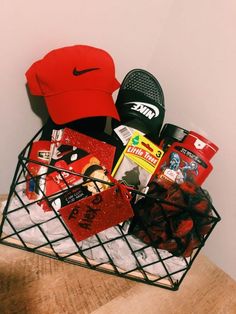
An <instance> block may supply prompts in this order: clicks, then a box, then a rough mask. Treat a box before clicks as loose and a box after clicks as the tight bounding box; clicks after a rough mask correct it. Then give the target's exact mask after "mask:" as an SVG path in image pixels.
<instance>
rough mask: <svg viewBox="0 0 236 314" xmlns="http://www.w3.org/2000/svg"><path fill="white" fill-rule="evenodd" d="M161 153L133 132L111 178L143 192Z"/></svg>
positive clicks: (145, 139)
mask: <svg viewBox="0 0 236 314" xmlns="http://www.w3.org/2000/svg"><path fill="white" fill-rule="evenodd" d="M162 155H163V151H162V150H161V149H160V148H159V147H158V146H157V145H155V144H154V143H152V142H151V141H150V140H148V139H147V138H146V137H145V136H143V135H142V134H141V133H139V132H135V133H134V134H133V135H132V137H131V138H130V140H129V142H128V144H127V145H126V147H125V149H124V151H123V153H122V155H121V157H120V158H119V160H118V162H117V164H116V166H115V168H114V170H113V173H112V176H113V177H114V178H115V179H116V180H118V181H119V182H121V183H123V184H125V185H127V186H130V187H132V188H135V189H137V190H139V191H142V192H143V191H144V190H145V188H146V186H147V184H148V182H149V180H150V179H151V177H152V175H153V173H154V172H155V170H156V168H157V166H158V164H159V162H160V160H161V157H162Z"/></svg>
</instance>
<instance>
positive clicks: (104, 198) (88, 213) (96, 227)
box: [60, 184, 133, 242]
mask: <svg viewBox="0 0 236 314" xmlns="http://www.w3.org/2000/svg"><path fill="white" fill-rule="evenodd" d="M60 214H61V216H62V218H63V220H64V222H65V224H66V225H67V227H68V229H69V230H70V231H71V233H72V234H73V236H74V238H75V240H76V241H78V242H79V241H82V240H84V239H86V238H88V237H90V236H92V235H94V234H96V233H98V232H100V231H103V230H105V229H107V228H110V227H112V226H115V225H117V224H119V223H121V222H123V221H125V220H127V219H129V218H131V217H132V216H133V209H132V207H131V205H130V194H129V192H128V190H127V189H126V188H125V187H124V186H121V185H120V184H117V185H115V186H113V187H111V188H109V189H107V190H105V191H103V192H101V193H97V194H95V195H92V196H89V197H86V198H84V199H82V200H79V201H77V202H74V203H72V204H69V205H68V206H65V207H63V208H61V209H60Z"/></svg>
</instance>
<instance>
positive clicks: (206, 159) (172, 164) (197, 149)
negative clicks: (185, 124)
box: [156, 131, 218, 185]
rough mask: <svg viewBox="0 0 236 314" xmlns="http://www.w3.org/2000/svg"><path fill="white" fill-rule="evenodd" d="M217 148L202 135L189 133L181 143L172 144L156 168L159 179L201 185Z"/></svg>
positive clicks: (209, 170)
mask: <svg viewBox="0 0 236 314" xmlns="http://www.w3.org/2000/svg"><path fill="white" fill-rule="evenodd" d="M217 151H218V147H217V146H216V145H215V144H214V143H212V142H211V141H209V140H208V139H206V138H205V137H203V136H202V135H200V134H198V133H196V132H194V131H190V132H189V134H188V135H187V136H186V137H185V138H184V140H183V141H182V142H174V143H172V145H171V146H170V147H169V149H168V151H167V152H166V153H165V155H164V156H163V158H162V159H161V162H160V164H159V166H158V168H157V171H156V174H157V176H158V177H159V179H165V180H168V181H172V182H176V183H178V184H181V183H183V182H184V181H192V182H195V183H197V184H198V185H201V184H202V183H203V182H204V181H205V179H206V178H207V176H208V175H209V174H210V172H211V171H212V169H213V167H212V165H211V163H210V159H211V158H212V157H213V156H214V155H215V153H216V152H217Z"/></svg>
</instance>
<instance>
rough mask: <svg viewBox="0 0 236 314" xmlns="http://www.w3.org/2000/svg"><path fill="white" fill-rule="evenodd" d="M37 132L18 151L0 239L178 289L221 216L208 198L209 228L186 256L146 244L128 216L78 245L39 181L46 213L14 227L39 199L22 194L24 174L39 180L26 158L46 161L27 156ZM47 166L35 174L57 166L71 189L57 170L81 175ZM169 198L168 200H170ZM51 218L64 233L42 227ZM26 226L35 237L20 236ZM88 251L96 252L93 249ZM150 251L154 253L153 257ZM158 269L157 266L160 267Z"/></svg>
mask: <svg viewBox="0 0 236 314" xmlns="http://www.w3.org/2000/svg"><path fill="white" fill-rule="evenodd" d="M41 132H42V129H41V130H40V131H39V132H38V133H37V134H36V135H35V136H34V137H33V139H32V140H31V141H30V142H29V143H28V144H27V145H26V147H25V148H24V149H23V150H22V152H21V153H20V154H19V156H18V163H17V166H16V170H15V173H14V177H13V180H12V184H11V187H10V190H9V195H8V199H7V201H6V204H5V207H4V210H3V213H2V219H1V223H0V243H1V244H3V245H7V246H11V247H14V248H18V249H22V250H26V251H28V252H33V253H36V254H40V255H43V256H47V257H50V258H54V259H56V260H59V261H64V262H67V263H71V264H75V265H78V266H82V267H86V268H89V269H91V270H96V271H100V272H104V273H107V274H111V275H115V276H119V277H123V278H126V279H130V280H135V281H137V282H142V283H145V284H149V285H153V286H157V287H161V288H166V289H169V290H178V288H179V286H180V284H181V283H182V281H183V279H184V277H185V276H186V274H187V273H188V271H189V269H190V268H191V266H192V264H193V262H194V260H195V258H196V257H197V255H198V253H199V252H200V250H201V248H202V247H203V246H204V244H205V242H206V240H207V239H208V237H209V236H210V234H211V232H212V231H213V229H214V228H215V226H216V224H217V223H218V222H219V221H220V219H221V218H220V216H219V214H218V213H217V211H216V209H215V208H214V206H213V205H212V203H211V214H210V215H209V216H208V221H210V222H211V228H210V229H209V231H208V232H207V234H206V235H204V237H201V238H200V239H199V243H200V244H199V245H198V247H196V248H195V249H194V251H193V253H192V254H191V256H190V257H188V258H185V257H176V256H174V255H173V254H171V253H169V252H165V254H164V255H163V250H160V249H158V248H155V247H154V246H152V245H151V244H152V239H151V236H150V244H145V243H144V242H142V241H140V240H138V239H136V238H135V236H133V235H132V234H130V233H129V232H128V231H127V225H129V222H127V221H126V222H123V223H121V224H118V225H116V226H114V227H111V228H113V229H112V232H113V235H112V236H109V237H104V236H103V235H102V233H97V234H95V235H94V236H93V241H92V242H91V243H89V245H85V246H84V245H81V243H80V242H77V241H76V240H75V239H74V237H73V234H72V233H71V231H70V230H69V229H68V227H67V225H66V224H65V222H64V221H63V219H62V217H61V215H60V213H59V212H58V211H57V210H55V208H54V207H53V206H52V203H51V201H50V199H49V197H48V196H46V195H45V193H44V191H43V190H42V189H41V187H40V186H37V188H38V189H39V190H40V192H41V194H42V200H45V201H46V202H47V204H48V206H49V207H50V208H51V211H50V213H51V216H50V218H48V219H46V220H43V221H38V222H34V223H33V224H28V225H25V226H20V227H19V226H18V225H17V222H15V221H17V217H18V216H19V215H21V213H22V212H23V213H24V216H26V217H28V218H29V217H30V211H31V208H32V206H34V205H35V204H37V202H38V200H35V201H29V200H26V197H24V189H25V186H26V184H27V182H28V180H29V178H30V179H32V180H34V181H35V184H36V185H37V184H38V180H37V179H38V178H37V177H35V176H33V174H32V173H30V171H29V167H28V164H29V163H36V164H41V165H43V166H45V164H42V163H40V162H37V161H34V160H30V159H29V153H30V149H31V146H32V143H33V142H34V141H37V140H38V139H39V138H40V135H41ZM46 168H47V169H46V171H45V173H43V174H40V176H44V175H46V174H47V171H48V170H49V169H51V170H54V171H57V173H58V175H59V176H60V177H61V179H62V180H63V181H64V183H65V185H66V187H67V188H66V190H65V191H70V189H71V188H72V187H71V186H69V185H68V183H67V181H66V179H65V178H64V176H63V175H62V172H68V173H70V174H73V175H77V176H78V177H80V178H81V177H86V176H84V175H82V174H78V173H74V172H72V171H69V170H65V169H61V168H58V167H54V166H51V165H46ZM86 179H88V180H91V181H92V182H93V183H94V185H95V186H96V188H97V191H98V192H99V187H98V185H97V183H98V182H102V183H103V184H107V185H110V186H112V185H113V183H110V182H105V181H102V180H99V179H96V178H94V177H86ZM78 186H79V185H78ZM73 188H75V186H73ZM58 193H59V192H58ZM58 193H55V194H53V195H50V198H53V197H56V196H57V195H58ZM60 193H61V192H60ZM131 193H132V196H133V197H135V195H138V194H139V195H140V196H142V197H148V198H153V196H152V195H145V194H142V193H141V192H139V191H135V190H132V192H131ZM154 202H156V203H158V204H162V203H169V202H166V201H165V200H161V199H155V200H154ZM170 204H172V205H173V203H170ZM175 206H178V205H175ZM11 217H13V218H11ZM14 217H15V218H14ZM166 219H167V220H168V217H166ZM53 223H56V224H57V225H58V226H59V227H60V228H61V230H63V234H62V235H58V236H57V237H56V238H55V239H54V238H52V237H51V235H50V233H48V232H47V231H48V227H47V226H48V225H49V224H53ZM5 226H7V232H6V231H5ZM36 231H37V232H36ZM27 232H29V233H30V232H31V234H34V232H36V233H35V234H36V235H39V238H40V239H39V238H36V239H34V240H33V241H31V239H30V238H29V237H25V234H27ZM147 235H148V231H147ZM148 236H149V235H148ZM133 241H134V242H135V241H139V242H138V243H139V244H138V245H134V242H133ZM65 242H69V243H70V247H71V249H70V250H65V251H60V250H59V251H58V249H57V248H58V243H60V244H63V243H65ZM83 243H84V242H83ZM85 243H86V241H85ZM135 243H136V242H135ZM121 244H122V246H123V247H125V252H128V254H129V258H130V259H131V260H132V263H131V265H129V267H127V268H126V267H122V266H121V265H120V264H119V263H118V264H117V262H116V259H115V258H114V251H113V250H112V248H113V247H114V248H117V247H118V248H119V245H121ZM150 250H151V251H150ZM91 252H95V253H94V254H93V253H91ZM101 252H102V253H101ZM147 252H152V259H151V260H150V259H146V260H143V259H142V258H141V256H144V255H145V254H146V255H147V254H148V253H147ZM99 254H102V256H103V258H97V256H96V255H98V256H99ZM120 254H122V252H120ZM153 256H154V257H155V258H153ZM122 258H124V259H125V258H126V256H122ZM176 261H177V262H180V263H179V265H178V267H177V268H176V267H174V268H173V267H171V265H173V263H174V264H175V263H176ZM153 269H154V271H153ZM150 270H151V271H150ZM155 270H157V273H155ZM158 270H161V271H160V272H159V271H158Z"/></svg>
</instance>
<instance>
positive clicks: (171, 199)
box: [129, 180, 212, 257]
mask: <svg viewBox="0 0 236 314" xmlns="http://www.w3.org/2000/svg"><path fill="white" fill-rule="evenodd" d="M149 186H150V188H149V191H148V194H147V197H145V198H142V199H140V200H139V201H138V202H137V203H136V204H134V206H133V208H134V214H135V215H134V218H133V220H132V223H131V226H130V229H129V232H130V233H131V234H133V235H135V236H136V237H138V238H139V239H141V240H142V241H143V242H144V243H147V244H149V245H151V246H153V247H156V248H159V249H164V250H167V251H169V252H170V253H172V254H173V255H175V256H184V257H188V256H190V255H191V254H192V252H193V250H194V249H195V248H197V247H199V246H200V245H201V244H202V243H203V240H204V236H205V235H206V234H207V233H208V232H209V231H210V229H211V228H212V219H211V211H212V206H211V202H210V199H209V197H208V196H207V195H206V193H205V192H204V191H203V190H202V189H201V188H200V186H198V185H196V184H195V183H192V182H184V183H182V184H177V183H170V182H169V184H168V185H167V184H166V181H165V180H164V181H161V180H159V181H158V180H157V181H152V182H151V183H150V185H149Z"/></svg>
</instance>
